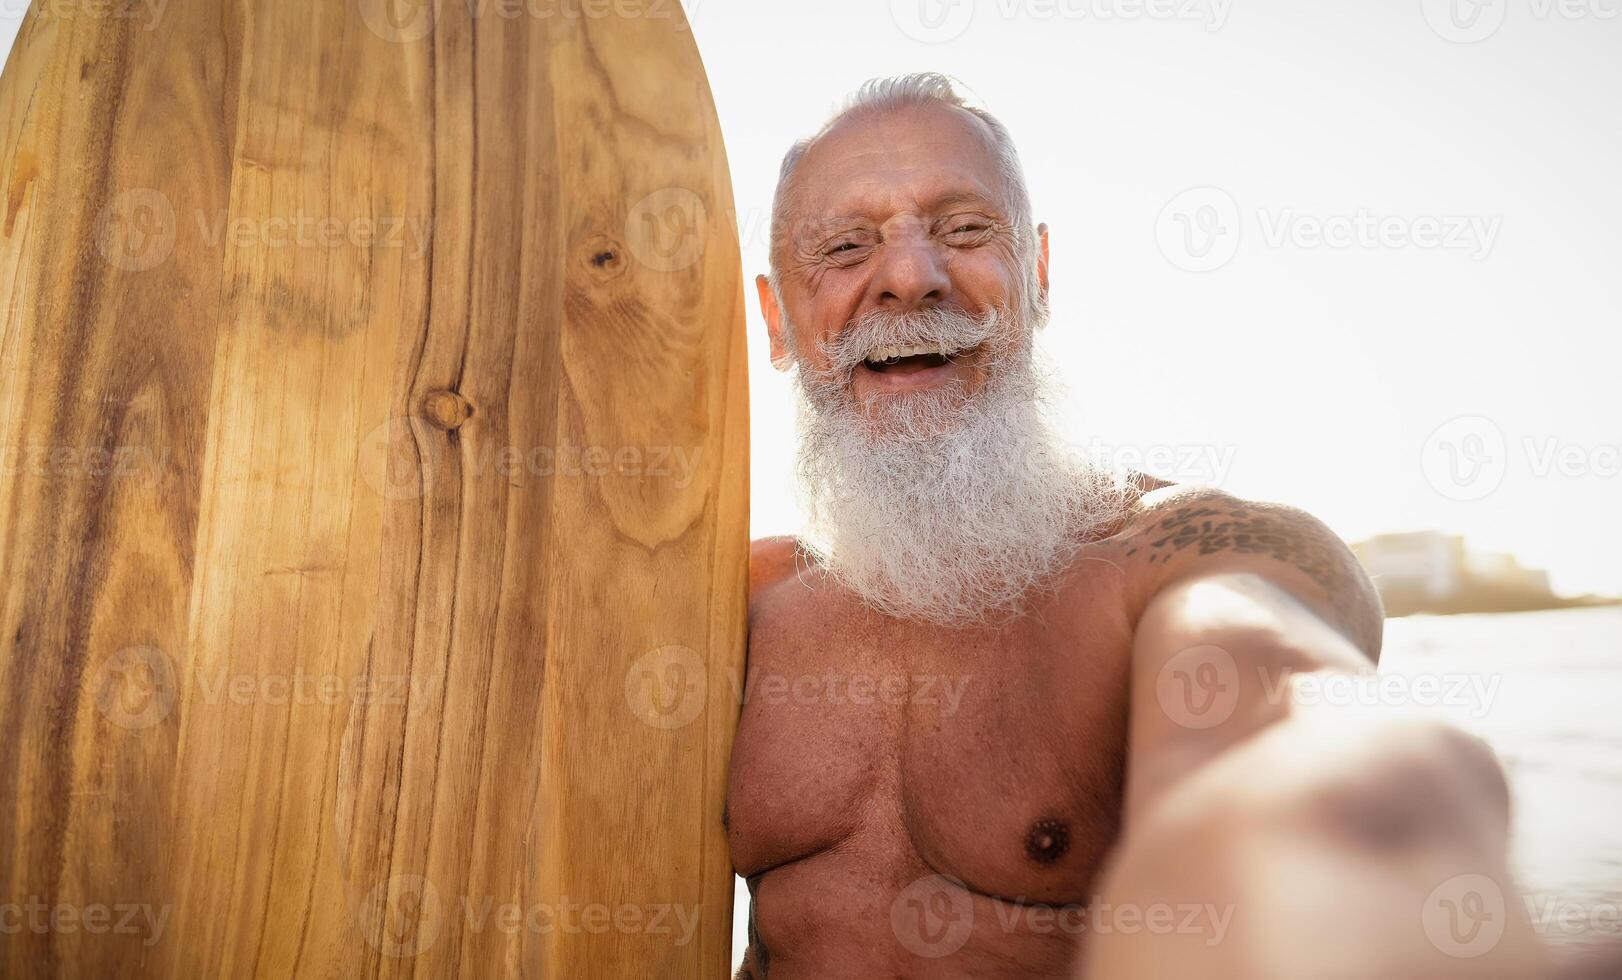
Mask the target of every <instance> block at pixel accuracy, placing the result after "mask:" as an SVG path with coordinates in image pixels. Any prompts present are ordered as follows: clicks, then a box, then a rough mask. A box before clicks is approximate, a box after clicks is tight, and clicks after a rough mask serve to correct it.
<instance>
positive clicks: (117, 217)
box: [95, 187, 177, 272]
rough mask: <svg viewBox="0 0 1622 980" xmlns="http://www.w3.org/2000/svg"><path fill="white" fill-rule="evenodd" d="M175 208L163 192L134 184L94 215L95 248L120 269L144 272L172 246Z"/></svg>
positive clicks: (157, 263)
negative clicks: (134, 185)
mask: <svg viewBox="0 0 1622 980" xmlns="http://www.w3.org/2000/svg"><path fill="white" fill-rule="evenodd" d="M176 233H177V224H176V221H175V208H174V205H173V204H171V203H170V201H169V198H168V196H167V195H165V194H164V193H163V192H162V191H160V190H157V189H156V188H152V187H136V188H132V189H130V190H127V191H124V192H122V193H120V194H118V195H116V196H115V197H114V198H113V199H112V200H110V201H108V202H107V203H106V205H104V206H103V207H102V209H101V213H100V214H99V215H97V217H96V232H95V234H96V247H97V248H99V249H100V250H101V254H102V257H103V258H105V259H106V260H107V263H108V264H109V265H111V266H112V267H113V268H115V269H119V270H121V271H123V272H146V271H148V270H151V269H155V268H157V267H158V266H160V265H162V264H163V263H164V262H165V261H167V260H168V258H169V256H170V254H171V253H172V252H174V249H175V236H176Z"/></svg>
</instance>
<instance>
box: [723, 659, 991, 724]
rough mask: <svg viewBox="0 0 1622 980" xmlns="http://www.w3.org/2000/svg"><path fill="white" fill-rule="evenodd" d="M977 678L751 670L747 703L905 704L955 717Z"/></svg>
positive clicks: (745, 696)
mask: <svg viewBox="0 0 1622 980" xmlns="http://www.w3.org/2000/svg"><path fill="white" fill-rule="evenodd" d="M972 681H973V677H972V676H971V675H967V674H964V675H959V676H956V677H951V676H943V675H940V674H867V673H861V672H857V673H850V674H842V673H838V672H836V671H832V670H828V671H823V672H822V673H817V674H783V673H777V672H775V671H767V670H756V671H751V672H750V674H749V677H748V680H747V681H746V682H745V683H744V688H743V692H742V697H741V699H740V700H741V701H742V703H744V704H749V703H757V704H765V705H769V706H773V707H780V706H787V705H793V706H796V707H809V706H813V705H818V706H820V705H830V706H835V707H842V706H846V705H849V706H853V707H858V708H865V707H874V706H886V707H892V708H898V707H902V706H904V705H916V706H922V707H933V708H939V709H940V713H941V714H942V715H945V716H950V715H955V714H957V712H958V710H959V709H960V708H961V707H962V705H963V696H964V694H966V693H967V692H968V688H969V684H970V683H971V682H972Z"/></svg>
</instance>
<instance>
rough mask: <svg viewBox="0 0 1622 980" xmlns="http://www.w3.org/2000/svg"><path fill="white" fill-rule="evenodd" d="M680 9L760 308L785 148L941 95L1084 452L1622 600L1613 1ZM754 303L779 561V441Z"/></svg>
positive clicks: (757, 401) (16, 5)
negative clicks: (1009, 178) (1006, 214)
mask: <svg viewBox="0 0 1622 980" xmlns="http://www.w3.org/2000/svg"><path fill="white" fill-rule="evenodd" d="M672 2H673V0H672ZM649 4H650V6H649V7H648V8H645V9H657V7H656V6H652V4H654V0H649ZM684 5H685V6H686V8H687V9H688V11H689V15H690V17H691V20H692V23H693V27H694V31H695V33H696V35H697V38H698V41H699V45H700V48H701V50H702V52H703V55H704V59H705V62H706V65H707V67H708V70H709V74H710V81H711V86H712V88H713V90H714V93H715V100H716V103H717V107H718V109H719V111H720V115H721V122H722V127H723V130H724V131H725V134H726V138H727V150H728V153H729V156H730V160H731V167H732V174H733V178H734V183H735V187H736V195H737V204H738V209H739V226H740V234H741V236H742V238H743V246H744V257H745V263H746V266H747V271H749V272H750V273H751V274H753V273H754V272H756V271H761V270H764V268H765V264H766V226H767V220H768V211H767V209H768V206H769V203H770V198H771V191H772V186H773V182H774V180H775V177H776V172H777V165H778V161H779V159H780V157H781V155H782V153H783V151H784V150H785V149H786V148H787V146H788V144H789V143H790V142H791V141H792V140H793V139H795V138H797V137H798V136H801V135H803V134H805V133H806V132H808V131H810V130H812V129H814V128H815V127H816V126H818V125H819V124H820V123H821V122H822V121H823V119H824V118H825V116H826V115H827V113H828V112H829V111H830V110H831V109H832V108H833V107H834V106H835V104H836V103H837V102H838V101H839V100H840V99H841V98H842V97H843V96H844V94H845V93H846V92H848V91H849V90H850V89H852V88H854V87H855V86H856V85H858V84H859V83H860V82H862V81H863V80H864V79H867V78H869V77H872V76H876V75H888V74H896V73H900V72H906V71H918V70H925V69H928V70H937V71H944V72H947V73H949V74H952V75H955V76H958V77H959V78H962V79H963V80H964V81H965V82H967V83H968V85H969V86H970V87H971V88H972V89H973V90H974V91H975V92H977V93H978V95H979V97H980V98H981V100H982V101H983V102H984V103H985V104H986V105H987V106H988V107H989V108H991V109H992V110H993V111H994V112H996V113H997V114H999V115H1000V116H1001V117H1002V118H1003V120H1004V121H1005V122H1006V123H1007V124H1008V125H1009V127H1010V128H1011V129H1012V131H1013V133H1014V136H1015V138H1016V140H1017V141H1018V143H1019V145H1020V149H1021V152H1022V153H1023V155H1024V158H1025V165H1026V169H1027V172H1028V176H1029V180H1030V185H1031V191H1032V195H1033V197H1034V199H1035V202H1036V206H1037V212H1038V217H1039V218H1040V219H1041V220H1044V221H1046V222H1048V223H1049V224H1050V225H1051V226H1052V229H1053V263H1054V265H1053V278H1054V287H1053V300H1054V318H1053V324H1052V326H1051V327H1050V328H1049V329H1048V332H1047V342H1048V344H1049V347H1050V350H1051V351H1052V352H1053V354H1054V355H1055V356H1056V357H1057V358H1058V360H1059V361H1060V363H1061V364H1062V365H1063V367H1064V370H1065V372H1066V375H1067V377H1068V381H1069V384H1070V386H1071V389H1072V393H1073V401H1074V403H1075V404H1074V414H1075V421H1074V428H1073V433H1074V438H1075V440H1076V441H1077V442H1079V443H1082V444H1093V443H1094V442H1095V441H1096V442H1097V443H1098V444H1100V445H1102V446H1106V447H1112V451H1114V452H1115V453H1116V454H1117V458H1120V459H1122V460H1127V461H1130V460H1131V459H1132V455H1131V454H1134V453H1136V454H1138V456H1139V457H1143V456H1148V457H1149V459H1150V461H1151V462H1150V465H1149V466H1148V468H1149V469H1151V470H1154V471H1156V472H1160V473H1161V474H1162V475H1169V476H1173V477H1180V478H1184V479H1197V480H1202V481H1205V482H1212V483H1216V484H1219V485H1221V486H1223V487H1225V488H1226V489H1229V490H1231V491H1233V492H1234V493H1238V494H1241V495H1243V496H1247V497H1254V498H1258V499H1265V500H1278V501H1284V502H1287V503H1292V504H1296V505H1298V506H1301V507H1305V508H1307V509H1308V510H1310V511H1312V512H1314V513H1316V514H1318V515H1319V516H1320V517H1322V518H1323V519H1324V520H1326V521H1327V522H1328V523H1329V524H1330V525H1331V526H1332V527H1334V528H1335V529H1336V530H1337V531H1339V532H1340V533H1341V534H1343V535H1345V536H1347V537H1350V538H1356V537H1361V536H1365V535H1368V534H1372V533H1377V532H1380V531H1388V530H1408V529H1418V528H1433V527H1434V528H1440V529H1444V530H1450V531H1458V532H1462V533H1464V534H1466V535H1467V536H1468V538H1469V539H1470V541H1471V543H1472V545H1473V546H1474V547H1475V548H1477V549H1478V550H1506V551H1513V552H1515V553H1516V554H1518V555H1519V556H1520V557H1521V558H1522V559H1523V560H1524V561H1526V562H1527V563H1529V564H1532V565H1536V566H1541V567H1546V568H1549V569H1550V570H1551V571H1552V572H1553V573H1554V581H1555V585H1556V587H1557V588H1560V589H1563V590H1567V591H1575V592H1580V591H1588V590H1595V591H1607V592H1616V593H1622V561H1618V560H1617V557H1616V556H1617V555H1618V554H1622V521H1619V520H1618V519H1617V518H1616V515H1615V508H1616V505H1617V502H1618V500H1619V498H1622V493H1619V491H1622V458H1619V457H1622V396H1619V393H1618V381H1619V377H1618V375H1619V373H1622V339H1619V336H1622V330H1619V328H1622V315H1619V314H1622V234H1619V233H1622V181H1618V179H1617V175H1618V174H1619V173H1622V114H1619V113H1618V112H1617V111H1616V108H1615V98H1616V96H1617V93H1619V92H1622V0H1485V2H1479V0H1398V2H1390V3H1359V4H1333V5H1330V4H1318V3H1312V4H1305V3H1300V2H1296V0H977V2H971V0H818V2H815V3H810V2H807V3H786V2H771V3H766V2H761V0H684ZM563 6H564V7H566V8H567V7H575V8H578V4H575V5H568V4H565V5H563ZM21 9H22V3H21V0H0V41H3V42H4V43H5V44H6V45H7V46H8V47H9V42H10V35H11V34H12V33H13V32H14V30H15V26H16V22H17V20H18V19H19V18H20V11H21ZM1464 41H1473V42H1474V43H1460V42H1464ZM1200 188H1203V189H1202V190H1195V191H1194V192H1193V193H1184V192H1186V191H1189V190H1190V189H1200ZM1359 221H1361V222H1362V224H1363V225H1364V227H1363V228H1361V229H1360V228H1359V227H1358V223H1359ZM1326 240H1329V241H1333V242H1336V243H1337V244H1336V245H1328V244H1324V242H1325V241H1326ZM1197 269H1205V270H1207V271H1190V270H1197ZM748 305H749V331H750V348H751V361H750V368H751V372H752V377H751V384H752V399H753V426H754V429H753V446H754V494H753V516H754V533H755V534H756V535H764V534H770V533H782V532H787V531H792V530H793V529H794V527H795V526H796V524H797V515H796V513H795V510H794V506H793V495H792V491H791V486H790V483H789V467H790V463H791V459H792V439H791V435H792V413H791V408H790V399H789V391H788V387H787V384H786V382H785V381H784V380H783V379H782V378H781V377H780V376H778V375H776V374H775V373H774V372H773V371H772V369H771V367H770V365H769V363H768V362H767V358H766V349H765V337H764V327H763V325H762V323H761V321H760V318H759V313H758V311H757V310H756V309H755V308H754V301H753V296H752V294H751V296H750V297H749V302H748ZM1461 416H1465V417H1467V418H1466V419H1465V420H1464V421H1460V422H1454V423H1453V424H1452V425H1451V426H1448V427H1446V428H1443V426H1444V424H1445V423H1449V422H1450V421H1452V420H1455V419H1457V418H1459V417H1461ZM1156 455H1159V456H1160V459H1159V460H1158V462H1156V461H1155V460H1154V457H1155V456H1156Z"/></svg>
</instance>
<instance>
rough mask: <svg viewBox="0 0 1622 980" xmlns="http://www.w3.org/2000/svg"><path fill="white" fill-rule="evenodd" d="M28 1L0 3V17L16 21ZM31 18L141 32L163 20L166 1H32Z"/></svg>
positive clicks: (1, 1)
mask: <svg viewBox="0 0 1622 980" xmlns="http://www.w3.org/2000/svg"><path fill="white" fill-rule="evenodd" d="M29 5H30V4H29V2H28V0H0V16H4V17H5V18H6V19H7V20H11V19H15V18H19V17H21V16H22V14H23V12H24V11H26V10H27V9H28V7H29ZM32 6H33V8H34V15H35V16H36V17H39V18H41V19H48V18H62V19H67V18H70V17H73V18H84V19H91V18H94V19H98V20H137V21H142V22H143V23H142V24H141V25H140V27H141V30H143V31H150V30H152V29H153V28H155V27H157V26H158V21H160V20H162V19H163V11H164V9H165V8H167V7H168V6H169V0H33V4H32Z"/></svg>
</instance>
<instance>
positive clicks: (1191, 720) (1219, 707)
mask: <svg viewBox="0 0 1622 980" xmlns="http://www.w3.org/2000/svg"><path fill="white" fill-rule="evenodd" d="M1155 700H1156V701H1157V702H1158V703H1159V704H1160V710H1161V711H1162V712H1164V713H1165V715H1166V717H1167V718H1169V719H1170V720H1171V721H1172V722H1173V723H1174V724H1177V725H1181V726H1182V727H1184V728H1189V729H1193V730H1195V731H1203V730H1204V729H1207V728H1215V727H1216V726H1218V725H1220V724H1222V723H1223V722H1225V721H1227V720H1228V719H1229V718H1231V717H1232V716H1233V712H1234V709H1235V708H1237V707H1238V706H1239V664H1238V662H1237V661H1236V660H1234V658H1233V654H1231V653H1229V652H1228V651H1227V650H1224V649H1223V648H1221V647H1219V646H1213V645H1211V644H1208V643H1207V644H1201V645H1199V646H1193V647H1189V648H1187V649H1185V650H1179V651H1178V652H1177V653H1175V654H1173V655H1172V656H1171V657H1170V658H1169V659H1167V661H1166V662H1165V663H1164V664H1162V665H1161V666H1160V671H1159V672H1158V673H1157V674H1156V675H1155Z"/></svg>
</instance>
